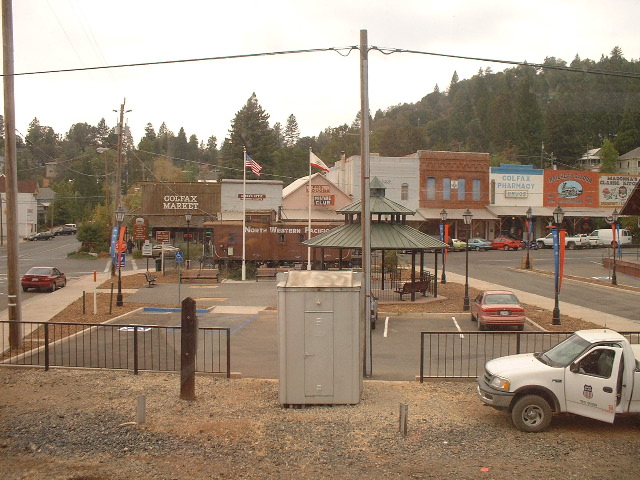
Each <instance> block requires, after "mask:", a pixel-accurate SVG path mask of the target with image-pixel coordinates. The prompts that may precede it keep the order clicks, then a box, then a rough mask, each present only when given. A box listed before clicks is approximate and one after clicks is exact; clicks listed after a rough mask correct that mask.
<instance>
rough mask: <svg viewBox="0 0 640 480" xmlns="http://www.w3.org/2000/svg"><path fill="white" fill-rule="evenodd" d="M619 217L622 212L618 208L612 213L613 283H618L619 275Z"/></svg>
mask: <svg viewBox="0 0 640 480" xmlns="http://www.w3.org/2000/svg"><path fill="white" fill-rule="evenodd" d="M618 217H620V214H619V213H618V209H617V208H616V209H615V210H614V211H613V213H612V214H611V218H613V272H612V273H611V285H617V284H618V277H616V251H617V250H618V242H619V241H620V239H618V238H617V237H616V235H617V234H618V231H617V230H618V226H617V225H616V223H617V222H618Z"/></svg>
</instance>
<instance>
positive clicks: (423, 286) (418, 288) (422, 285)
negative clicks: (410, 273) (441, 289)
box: [394, 280, 429, 300]
mask: <svg viewBox="0 0 640 480" xmlns="http://www.w3.org/2000/svg"><path fill="white" fill-rule="evenodd" d="M427 290H429V280H416V281H415V282H405V283H404V284H403V285H402V288H398V289H396V290H394V291H395V292H396V293H399V294H400V300H404V298H403V297H404V296H405V295H411V294H412V293H418V292H420V293H422V296H423V297H426V296H427Z"/></svg>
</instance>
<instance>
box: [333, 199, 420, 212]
mask: <svg viewBox="0 0 640 480" xmlns="http://www.w3.org/2000/svg"><path fill="white" fill-rule="evenodd" d="M361 210H362V200H358V201H356V202H353V203H350V204H349V205H347V206H346V207H342V208H341V209H339V210H336V212H337V213H345V214H346V213H360V212H361ZM369 211H370V212H371V213H372V214H373V215H378V214H380V215H397V214H400V215H415V214H416V212H415V211H414V210H411V209H409V208H407V207H405V206H404V205H400V204H399V203H396V202H394V201H393V200H389V199H388V198H387V197H374V196H371V199H370V202H369Z"/></svg>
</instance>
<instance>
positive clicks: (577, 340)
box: [537, 335, 591, 367]
mask: <svg viewBox="0 0 640 480" xmlns="http://www.w3.org/2000/svg"><path fill="white" fill-rule="evenodd" d="M590 345H591V344H590V343H589V342H588V341H586V340H585V339H584V338H582V337H580V336H578V335H572V336H570V337H569V338H567V339H566V340H565V341H564V342H562V343H559V344H558V345H556V346H555V347H553V348H552V349H550V350H547V351H546V352H544V353H542V354H540V355H538V356H537V358H538V359H539V360H540V361H542V362H544V363H546V364H547V365H549V366H551V367H566V366H567V365H569V364H570V363H571V362H572V361H573V360H575V358H576V357H577V356H578V355H580V354H581V353H582V352H584V351H585V350H586V349H587V348H589V346H590Z"/></svg>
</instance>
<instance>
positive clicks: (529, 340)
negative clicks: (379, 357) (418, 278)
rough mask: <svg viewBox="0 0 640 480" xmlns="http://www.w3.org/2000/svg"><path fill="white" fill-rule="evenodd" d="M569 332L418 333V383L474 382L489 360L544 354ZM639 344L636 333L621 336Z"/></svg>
mask: <svg viewBox="0 0 640 480" xmlns="http://www.w3.org/2000/svg"><path fill="white" fill-rule="evenodd" d="M571 335H573V332H420V382H423V381H424V379H425V378H475V377H478V376H479V375H482V374H483V373H484V364H485V363H487V362H488V361H489V360H491V359H493V358H498V357H503V356H506V355H515V354H518V353H533V352H541V351H545V350H548V349H549V348H551V347H553V346H555V345H557V344H558V343H560V342H562V341H563V340H565V339H566V338H567V337H569V336H571ZM622 335H624V336H625V337H627V339H628V340H629V341H630V342H631V343H640V332H628V333H622Z"/></svg>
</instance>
